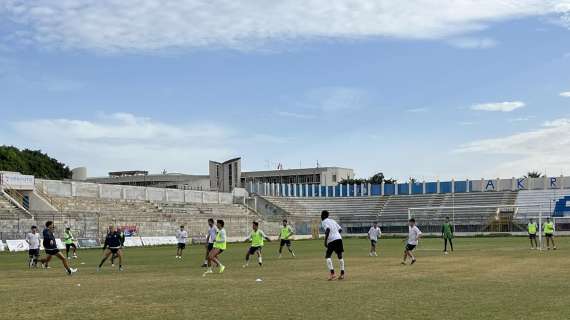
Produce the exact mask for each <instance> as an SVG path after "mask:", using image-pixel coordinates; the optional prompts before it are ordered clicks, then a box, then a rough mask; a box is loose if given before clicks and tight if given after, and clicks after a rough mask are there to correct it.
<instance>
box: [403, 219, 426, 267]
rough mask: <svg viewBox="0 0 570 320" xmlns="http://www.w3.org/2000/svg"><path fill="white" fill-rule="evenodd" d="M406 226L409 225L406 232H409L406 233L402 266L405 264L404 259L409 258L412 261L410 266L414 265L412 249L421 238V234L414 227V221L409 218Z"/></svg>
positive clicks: (414, 258) (414, 259)
mask: <svg viewBox="0 0 570 320" xmlns="http://www.w3.org/2000/svg"><path fill="white" fill-rule="evenodd" d="M408 224H409V226H408V231H409V232H408V242H407V243H406V249H405V250H404V260H402V264H406V259H407V258H408V257H410V258H411V259H412V263H411V264H414V263H416V257H414V255H413V253H412V251H414V249H415V248H416V246H417V245H418V240H419V239H420V237H421V236H422V232H421V231H420V229H419V228H418V227H417V226H416V220H415V219H414V218H411V219H410V220H409V221H408Z"/></svg>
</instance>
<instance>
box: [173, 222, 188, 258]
mask: <svg viewBox="0 0 570 320" xmlns="http://www.w3.org/2000/svg"><path fill="white" fill-rule="evenodd" d="M176 240H177V241H178V248H177V249H176V259H182V251H184V249H186V243H187V242H188V231H186V230H184V226H180V230H178V231H176Z"/></svg>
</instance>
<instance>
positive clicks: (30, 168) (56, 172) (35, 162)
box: [0, 146, 71, 180]
mask: <svg viewBox="0 0 570 320" xmlns="http://www.w3.org/2000/svg"><path fill="white" fill-rule="evenodd" d="M0 171H16V172H20V173H22V174H31V175H34V176H35V177H36V178H44V179H54V180H61V179H67V178H71V170H69V167H67V166H66V165H65V164H63V163H61V162H59V161H57V160H56V159H53V158H51V157H49V156H48V155H47V154H45V153H42V152H41V151H40V150H37V151H34V150H28V149H25V150H19V149H18V148H15V147H8V146H0Z"/></svg>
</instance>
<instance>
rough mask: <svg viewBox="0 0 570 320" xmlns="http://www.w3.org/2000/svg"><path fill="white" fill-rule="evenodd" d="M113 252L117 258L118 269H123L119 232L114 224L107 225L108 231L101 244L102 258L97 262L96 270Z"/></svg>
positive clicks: (98, 269)
mask: <svg viewBox="0 0 570 320" xmlns="http://www.w3.org/2000/svg"><path fill="white" fill-rule="evenodd" d="M115 254H116V255H117V257H118V258H119V271H123V252H122V250H121V233H120V232H119V231H117V229H116V228H115V226H109V233H107V237H106V238H105V244H104V245H103V259H102V260H101V263H99V266H98V267H97V271H100V270H101V268H102V267H103V264H104V263H105V261H106V260H107V259H108V258H109V257H110V256H111V255H115Z"/></svg>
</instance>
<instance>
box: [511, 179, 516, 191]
mask: <svg viewBox="0 0 570 320" xmlns="http://www.w3.org/2000/svg"><path fill="white" fill-rule="evenodd" d="M516 190H517V180H516V179H515V177H512V178H511V191H516Z"/></svg>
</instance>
